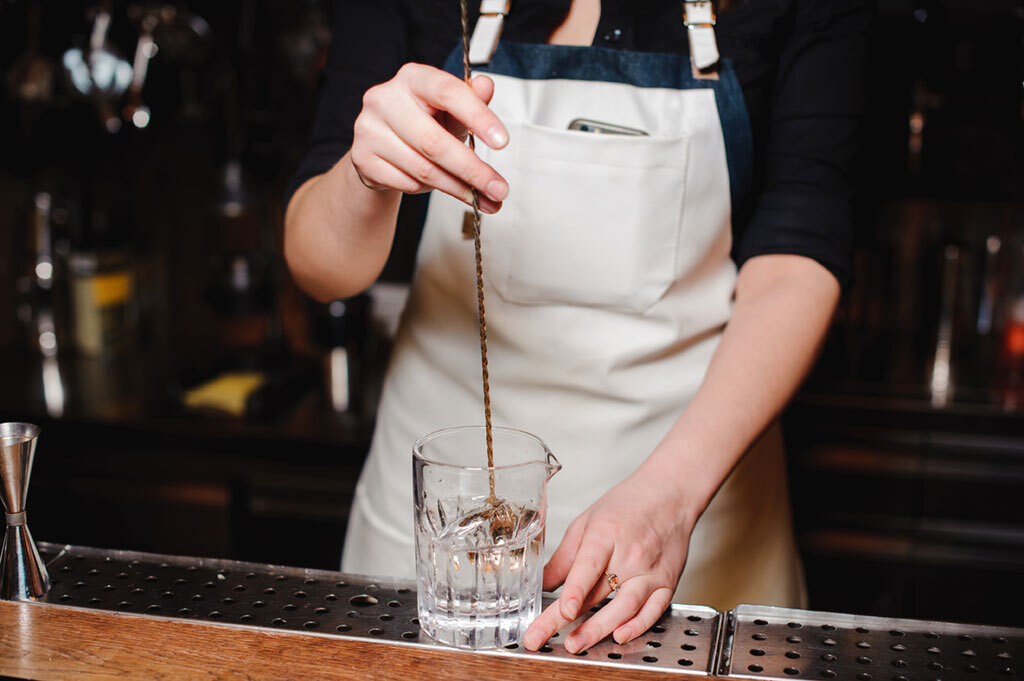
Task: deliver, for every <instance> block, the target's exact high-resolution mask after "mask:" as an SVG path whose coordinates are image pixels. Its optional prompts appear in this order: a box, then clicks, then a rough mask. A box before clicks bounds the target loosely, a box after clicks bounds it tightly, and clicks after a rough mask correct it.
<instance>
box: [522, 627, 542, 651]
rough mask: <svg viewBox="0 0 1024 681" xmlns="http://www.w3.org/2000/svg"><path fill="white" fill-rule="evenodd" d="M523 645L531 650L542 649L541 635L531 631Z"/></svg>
mask: <svg viewBox="0 0 1024 681" xmlns="http://www.w3.org/2000/svg"><path fill="white" fill-rule="evenodd" d="M523 645H524V646H526V647H527V648H528V649H529V650H537V648H540V634H538V633H537V632H534V631H531V632H530V633H528V634H527V635H526V638H524V639H523Z"/></svg>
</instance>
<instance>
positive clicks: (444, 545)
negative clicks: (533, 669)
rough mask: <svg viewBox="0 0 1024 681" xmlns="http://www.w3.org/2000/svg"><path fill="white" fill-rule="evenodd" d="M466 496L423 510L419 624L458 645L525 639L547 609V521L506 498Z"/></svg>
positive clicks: (500, 643) (480, 645)
mask: <svg viewBox="0 0 1024 681" xmlns="http://www.w3.org/2000/svg"><path fill="white" fill-rule="evenodd" d="M466 501H467V500H466V499H465V498H462V499H461V500H460V499H441V500H439V501H438V503H437V505H436V507H434V508H428V509H425V511H426V512H425V513H420V514H418V517H417V523H416V550H417V553H418V556H417V558H418V560H417V561H416V563H417V580H418V596H417V598H418V600H419V603H418V605H419V608H418V609H419V613H420V627H422V628H423V630H424V631H425V632H426V633H427V634H429V635H430V636H431V637H433V638H434V639H436V640H438V641H440V642H442V643H446V644H448V645H453V646H457V647H460V648H474V649H479V648H495V647H499V646H505V645H508V644H510V643H517V642H520V641H522V638H523V635H524V634H525V633H526V629H527V627H528V626H529V625H530V623H531V622H532V621H533V620H534V619H535V618H536V617H537V615H539V614H540V610H541V576H542V573H543V557H542V555H541V554H542V552H543V546H544V523H543V522H542V520H541V517H540V514H539V513H538V512H537V511H536V510H535V509H529V508H523V507H520V506H517V505H515V504H512V503H510V502H507V501H502V502H501V505H502V506H503V508H496V507H495V506H493V505H489V504H488V503H487V501H486V500H485V499H484V498H480V499H475V500H473V503H472V504H466ZM460 502H461V503H460ZM463 505H469V506H470V508H471V509H472V510H470V511H462V510H461V507H462V506H463ZM509 517H511V518H512V519H513V526H512V529H511V531H509V527H508V525H507V520H508V518H509ZM496 518H498V519H500V520H498V521H496Z"/></svg>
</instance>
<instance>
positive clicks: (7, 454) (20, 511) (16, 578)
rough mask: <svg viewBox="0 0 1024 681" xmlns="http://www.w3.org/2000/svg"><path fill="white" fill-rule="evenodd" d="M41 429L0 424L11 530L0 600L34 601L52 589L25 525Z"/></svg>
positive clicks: (0, 567) (1, 489)
mask: <svg viewBox="0 0 1024 681" xmlns="http://www.w3.org/2000/svg"><path fill="white" fill-rule="evenodd" d="M38 441H39V426H35V425H32V424H31V423H0V477H2V486H0V493H2V499H0V500H2V501H3V505H4V510H5V511H6V512H7V530H6V532H5V534H4V543H3V548H2V549H0V597H2V598H5V599H7V600H34V599H36V598H39V597H40V596H42V595H43V594H45V593H46V591H47V590H48V589H49V588H50V581H49V576H48V575H47V573H46V567H45V566H44V565H43V561H42V560H41V559H40V558H39V552H38V551H37V550H36V545H35V543H34V542H33V541H32V535H31V534H30V533H29V531H28V525H26V524H25V500H26V498H27V496H28V483H29V479H30V478H31V476H32V461H33V459H34V458H35V453H36V443H37V442H38Z"/></svg>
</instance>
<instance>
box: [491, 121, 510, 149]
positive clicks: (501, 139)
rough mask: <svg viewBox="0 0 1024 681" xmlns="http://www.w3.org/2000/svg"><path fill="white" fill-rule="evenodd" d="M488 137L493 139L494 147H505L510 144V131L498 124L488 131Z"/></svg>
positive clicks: (492, 144)
mask: <svg viewBox="0 0 1024 681" xmlns="http://www.w3.org/2000/svg"><path fill="white" fill-rule="evenodd" d="M487 139H489V140H490V141H491V146H492V147H503V146H505V145H506V144H508V133H507V132H505V131H504V130H502V129H501V127H500V126H497V125H496V126H494V127H493V128H491V129H490V130H488V131H487Z"/></svg>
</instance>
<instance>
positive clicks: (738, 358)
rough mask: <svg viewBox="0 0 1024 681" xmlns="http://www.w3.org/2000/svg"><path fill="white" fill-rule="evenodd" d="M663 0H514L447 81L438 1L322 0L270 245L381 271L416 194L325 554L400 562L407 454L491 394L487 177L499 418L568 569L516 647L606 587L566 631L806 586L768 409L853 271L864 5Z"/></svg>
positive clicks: (405, 552) (387, 564)
mask: <svg viewBox="0 0 1024 681" xmlns="http://www.w3.org/2000/svg"><path fill="white" fill-rule="evenodd" d="M681 4H682V3H680V2H679V1H678V0H665V1H660V0H650V1H648V2H628V1H626V0H618V1H612V0H606V1H605V2H601V1H600V0H513V2H512V4H511V10H510V12H509V14H508V16H507V17H506V19H505V26H504V31H503V33H502V34H501V39H500V42H499V43H498V45H497V49H496V51H495V53H494V56H493V58H492V59H491V60H490V63H489V65H488V66H486V67H483V68H481V69H478V73H477V75H476V76H475V78H474V79H473V80H472V82H471V83H470V84H466V83H464V82H463V80H462V79H461V77H460V75H461V69H462V62H461V52H460V18H459V3H458V2H457V1H456V0H437V1H434V0H430V1H428V0H351V1H349V2H345V3H341V4H339V7H338V12H337V27H336V30H335V34H334V41H333V45H332V55H331V58H330V63H329V65H328V68H327V72H326V82H325V86H324V90H323V93H322V99H321V103H320V108H319V113H318V115H317V119H316V123H315V127H314V133H313V142H312V145H311V147H310V149H309V151H308V153H307V155H306V157H305V159H304V161H303V162H302V164H301V166H300V169H299V171H298V173H297V175H296V178H295V180H294V181H293V185H292V187H291V192H292V193H291V194H290V197H289V201H288V205H287V213H286V221H285V224H286V230H285V253H286V256H287V260H288V264H289V266H290V268H291V271H292V272H293V274H294V276H295V278H296V280H297V281H298V282H299V284H300V285H301V286H302V287H303V288H304V289H305V290H306V291H307V292H309V293H310V294H311V295H313V296H314V297H316V298H318V299H320V300H324V301H326V300H330V299H335V298H344V297H347V296H351V295H354V294H356V293H358V292H360V291H362V290H364V289H366V288H367V287H369V286H370V285H371V284H372V283H373V282H374V280H375V279H376V278H377V276H378V275H379V274H380V272H381V269H382V267H383V266H384V263H385V260H386V258H387V257H388V254H389V251H390V249H391V245H392V241H393V239H394V236H395V225H396V215H397V212H398V208H399V202H400V200H401V198H402V195H403V194H415V193H423V192H431V195H430V200H429V209H428V211H427V214H426V218H425V223H424V227H423V233H422V237H421V241H420V246H419V251H418V255H417V265H416V272H415V275H414V278H413V283H412V290H411V295H410V299H409V302H408V304H407V307H406V310H405V312H404V314H403V317H402V323H401V325H400V329H399V332H398V336H397V338H396V341H395V346H394V352H393V355H392V359H391V363H390V366H389V369H388V373H387V377H386V380H385V386H384V391H383V395H382V398H381V403H380V408H379V415H378V421H377V427H376V431H375V434H374V439H373V444H372V447H371V450H370V453H369V457H368V459H367V462H366V465H365V467H364V469H363V472H362V475H361V477H360V481H359V485H358V488H357V492H356V497H355V501H354V505H353V509H352V514H351V520H350V523H349V528H348V534H347V539H346V545H345V551H344V555H343V559H342V569H343V570H344V571H346V572H353V573H362V574H389V575H400V576H405V577H411V576H413V575H414V573H415V571H414V550H413V546H414V542H413V534H412V522H411V519H412V482H411V466H410V465H409V452H410V447H411V445H412V443H413V442H414V441H415V440H416V439H417V438H419V437H420V436H422V435H424V434H426V433H428V432H430V431H433V430H437V429H440V428H443V427H448V426H457V425H465V424H469V423H478V422H479V421H480V420H481V413H482V410H483V409H482V396H481V389H480V384H479V371H480V366H479V364H478V362H477V358H478V356H477V354H476V353H477V349H478V346H477V342H478V339H477V333H476V330H475V329H476V323H477V320H476V287H475V279H474V257H473V242H472V240H471V239H466V238H465V235H464V232H463V224H464V221H465V214H466V212H467V210H469V208H468V205H469V204H471V189H475V190H476V191H477V192H478V193H479V197H480V198H479V206H480V209H481V210H482V212H483V213H485V215H484V217H483V221H482V227H481V234H482V239H483V253H484V263H485V269H484V272H485V279H484V280H485V286H486V290H487V291H488V293H489V296H488V298H487V305H488V306H487V324H488V336H489V354H490V374H491V386H492V391H491V392H492V398H493V414H494V420H495V423H496V424H499V425H506V426H513V427H518V428H522V429H524V430H528V431H531V432H534V433H536V434H538V435H539V436H540V437H541V438H542V439H544V440H545V441H546V442H547V443H548V445H549V446H550V447H551V449H552V451H554V452H555V453H556V454H557V456H558V457H559V459H560V460H561V462H562V463H563V465H564V472H563V473H562V474H560V475H559V476H557V477H556V478H554V479H553V480H552V482H551V485H550V487H549V494H548V499H549V509H548V517H547V531H548V534H547V537H548V551H549V556H550V557H549V560H548V563H547V565H546V567H545V571H544V588H545V589H546V590H551V589H555V588H557V587H559V586H561V587H562V590H561V593H560V596H559V598H558V599H557V600H556V601H555V602H554V603H553V604H552V605H551V606H549V607H548V608H547V609H546V610H545V611H544V612H543V613H542V614H541V616H540V617H538V619H537V620H536V621H535V622H534V623H533V625H532V626H531V627H530V629H529V630H528V632H527V634H526V638H525V642H524V643H525V645H526V647H527V648H529V649H537V648H538V647H540V646H541V645H543V643H544V642H545V641H546V640H547V639H548V638H550V637H551V636H552V635H553V634H554V633H555V632H556V631H558V630H559V629H561V628H562V627H563V626H565V625H566V624H568V623H569V622H572V621H573V620H575V619H576V618H577V617H578V616H579V615H580V614H581V613H584V612H587V611H588V609H589V608H591V607H592V606H593V605H594V604H595V603H598V602H600V601H601V600H603V599H605V598H607V597H609V596H610V595H613V594H614V598H613V599H612V600H611V602H610V603H609V604H608V605H606V606H605V607H604V608H602V609H601V610H600V611H599V612H597V613H596V614H595V615H593V616H592V617H590V618H589V619H588V620H587V622H586V623H585V624H583V625H582V626H580V627H578V628H577V629H576V630H575V631H574V632H573V633H572V634H571V635H570V636H569V637H568V638H567V639H566V640H565V642H564V645H565V648H566V649H567V650H568V651H569V652H579V651H582V650H585V649H586V648H588V647H589V646H591V645H593V644H595V643H597V642H598V641H599V640H601V639H602V638H604V637H605V636H608V635H609V634H610V635H612V636H613V637H614V639H615V640H616V641H618V642H619V643H624V642H626V641H629V640H631V639H633V638H636V637H637V636H639V635H641V634H642V633H644V632H645V631H646V630H647V629H648V628H650V627H651V626H652V625H653V624H654V622H655V621H656V620H657V619H658V617H659V616H660V615H661V614H662V612H663V611H664V610H665V609H666V607H667V606H668V605H669V603H670V602H672V601H673V600H675V601H679V602H688V603H704V604H708V605H711V606H713V607H716V608H718V609H721V610H726V609H729V608H731V607H733V606H734V605H735V604H737V603H739V602H751V603H762V604H774V605H779V606H790V607H800V606H803V605H804V604H805V600H806V597H805V590H804V583H803V578H802V570H801V565H800V561H799V557H798V555H797V552H796V548H795V543H794V537H793V531H792V526H791V516H790V510H789V501H788V492H787V486H786V475H785V462H784V453H783V448H782V438H781V433H780V429H779V427H778V423H777V419H778V417H779V414H780V412H781V411H782V410H783V408H784V406H785V405H786V402H787V401H788V400H789V399H790V397H791V396H792V395H793V393H794V391H795V390H796V389H797V387H798V385H799V384H800V382H801V380H802V379H803V378H804V376H805V375H806V374H807V372H808V370H809V369H810V367H811V365H812V364H813V362H814V359H815V355H816V352H817V351H818V349H819V346H820V345H821V343H822V339H823V338H824V336H825V333H826V330H827V328H828V326H829V322H830V320H831V318H832V314H833V312H834V310H835V307H836V304H837V301H838V299H839V295H840V291H841V288H842V286H843V285H844V284H845V283H846V280H847V277H848V267H849V251H850V248H851V241H852V232H853V229H852V224H851V217H850V208H849V197H850V192H851V189H850V177H849V175H850V167H851V157H852V156H853V153H854V149H855V144H856V130H857V126H858V118H859V114H860V109H861V89H862V86H863V83H862V65H863V57H864V49H865V43H864V32H865V28H866V24H867V21H868V10H867V7H866V5H867V2H866V0H832V1H828V2H826V1H824V0H779V1H778V2H770V3H769V2H759V1H757V0H735V2H731V3H724V2H720V3H718V4H719V6H718V7H717V9H718V14H717V18H716V19H717V20H716V21H714V23H711V22H708V21H707V17H706V16H704V17H703V23H702V24H701V25H700V26H693V27H688V26H687V25H685V24H684V19H683V12H682V11H681ZM726 4H728V5H730V6H724V5H726ZM471 6H472V4H471ZM688 9H689V10H690V11H692V12H696V11H697V10H698V9H700V8H696V7H693V6H692V5H691V6H690V7H688ZM474 14H475V13H474ZM702 16H703V15H702ZM474 18H475V17H474ZM690 23H692V21H691V22H690ZM471 24H472V21H471ZM697 28H700V29H707V28H711V30H712V31H713V38H714V43H713V44H712V47H713V48H714V50H713V51H709V50H708V44H707V41H705V40H703V38H706V37H707V31H706V30H703V31H702V32H701V33H700V36H702V38H701V40H700V41H698V42H697V43H696V44H695V46H694V47H692V49H691V39H692V38H693V37H694V36H693V35H692V32H693V31H694V30H695V29H697ZM698 52H700V54H698ZM708 62H711V64H710V65H708ZM457 74H458V75H457ZM581 121H583V122H582V123H581ZM574 123H575V124H574ZM467 131H469V132H472V133H473V134H474V135H475V136H476V139H477V140H478V141H479V143H478V144H477V150H476V153H474V152H473V151H471V150H470V149H469V148H468V147H467V146H466V145H465V143H464V139H465V135H466V132H467ZM480 454H481V457H483V456H484V452H481V453H480ZM496 456H497V457H499V459H500V456H501V453H500V451H499V452H496ZM553 547H557V549H555V550H554V551H553V554H551V553H550V551H551V549H552V548H553ZM684 567H685V570H684Z"/></svg>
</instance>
